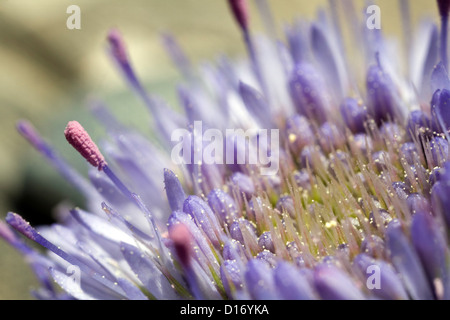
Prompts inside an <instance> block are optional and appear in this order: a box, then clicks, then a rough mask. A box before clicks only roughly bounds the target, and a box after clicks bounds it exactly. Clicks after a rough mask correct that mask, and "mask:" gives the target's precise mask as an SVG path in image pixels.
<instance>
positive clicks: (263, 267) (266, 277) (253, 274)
mask: <svg viewBox="0 0 450 320" xmlns="http://www.w3.org/2000/svg"><path fill="white" fill-rule="evenodd" d="M272 273H273V271H272V269H271V268H270V267H269V266H268V265H267V263H266V262H263V261H261V260H257V259H252V260H250V261H249V262H248V263H247V269H246V271H245V276H244V277H245V286H246V288H247V290H248V292H249V293H250V296H251V297H252V298H253V299H256V300H277V299H279V295H278V291H277V289H276V287H275V283H274V279H273V276H272Z"/></svg>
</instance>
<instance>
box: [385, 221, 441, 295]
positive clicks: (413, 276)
mask: <svg viewBox="0 0 450 320" xmlns="http://www.w3.org/2000/svg"><path fill="white" fill-rule="evenodd" d="M386 237H387V241H386V247H387V248H388V250H389V256H390V259H391V261H392V264H393V265H394V267H395V269H396V270H397V271H398V272H399V273H400V274H401V277H402V279H403V282H404V285H405V288H406V289H407V290H408V292H409V295H410V296H411V298H413V299H415V300H430V299H433V293H432V291H431V289H430V286H429V284H428V281H427V278H426V275H425V272H424V269H423V267H422V264H421V263H420V259H419V257H418V256H417V253H416V252H415V250H414V249H413V248H412V246H411V244H410V243H409V241H408V238H407V237H406V235H405V234H404V233H403V231H402V229H401V226H400V224H399V223H398V222H397V221H392V222H391V223H390V224H389V226H388V228H387V229H386Z"/></svg>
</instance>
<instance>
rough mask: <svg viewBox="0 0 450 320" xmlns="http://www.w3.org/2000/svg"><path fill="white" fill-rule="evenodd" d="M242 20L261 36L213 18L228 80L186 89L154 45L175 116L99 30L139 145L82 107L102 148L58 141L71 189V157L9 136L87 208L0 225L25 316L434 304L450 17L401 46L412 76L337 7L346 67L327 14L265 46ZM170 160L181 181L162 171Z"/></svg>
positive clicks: (116, 38) (211, 75) (25, 127)
mask: <svg viewBox="0 0 450 320" xmlns="http://www.w3.org/2000/svg"><path fill="white" fill-rule="evenodd" d="M335 2H337V1H335ZM256 3H257V7H258V9H259V12H260V14H261V17H262V18H263V20H264V22H265V24H264V25H265V27H266V31H267V32H266V33H267V35H259V34H258V35H255V34H253V32H252V30H251V28H250V23H249V19H250V12H249V7H248V4H247V2H246V1H245V0H228V4H229V7H230V12H231V13H232V15H233V17H234V18H235V20H236V22H237V27H238V29H239V31H240V32H241V33H242V37H243V41H244V44H245V47H246V50H247V54H248V60H245V61H244V62H242V61H241V62H237V61H232V60H231V59H229V58H227V57H222V58H221V59H220V60H219V61H218V62H217V63H216V64H213V63H211V64H208V65H205V66H203V69H202V70H201V72H198V70H196V69H195V67H194V66H193V65H192V64H191V63H190V61H189V60H188V58H187V56H186V55H185V53H184V51H183V49H182V48H181V47H180V46H179V44H178V43H177V42H176V39H175V38H174V37H173V36H172V35H170V34H163V35H162V38H163V43H164V47H165V49H166V50H167V54H168V56H169V57H170V58H171V59H172V60H173V62H174V64H175V66H176V67H177V68H178V70H179V72H180V74H181V75H182V76H183V83H182V85H180V86H179V87H178V90H177V94H178V98H179V104H180V108H172V107H170V106H168V104H166V102H164V101H162V100H161V99H160V98H158V97H157V95H156V94H155V93H154V92H149V91H147V90H145V88H144V86H143V85H142V83H141V81H140V79H139V78H138V76H137V73H136V72H135V70H134V66H133V64H132V62H131V60H130V56H129V54H128V52H127V49H126V44H125V41H124V39H123V38H122V35H121V34H120V33H119V31H118V30H115V29H114V30H111V32H110V33H109V35H108V37H107V39H108V43H109V51H108V53H109V55H110V57H111V59H112V60H113V62H114V63H115V64H116V66H117V68H118V70H119V71H120V72H121V73H122V75H123V77H124V80H125V82H126V83H127V84H128V85H129V87H130V88H131V90H132V91H133V92H134V93H135V94H136V95H137V97H138V98H139V99H140V100H141V101H142V103H143V104H144V105H145V106H146V107H147V108H148V111H149V112H150V113H151V115H152V122H151V129H152V136H151V137H150V138H148V137H145V136H144V134H143V133H140V132H137V131H136V130H135V129H134V128H129V127H126V126H125V125H124V124H122V123H121V122H120V121H119V119H116V118H114V116H113V115H112V114H111V113H110V112H109V110H108V108H107V107H106V106H105V105H103V104H102V103H94V104H93V106H92V108H91V110H92V112H93V114H94V115H95V116H96V118H97V119H98V120H99V122H100V124H101V125H103V126H104V127H105V128H106V131H107V139H105V140H104V141H98V145H97V144H96V142H94V141H93V140H92V139H91V137H90V136H89V134H88V132H87V130H85V128H83V127H82V125H81V124H80V123H79V122H78V121H75V120H71V121H68V124H67V126H66V128H65V130H64V135H65V137H66V139H67V141H68V142H69V143H70V145H72V146H73V148H74V149H75V151H76V152H78V154H79V155H81V156H82V157H83V158H84V159H85V160H86V161H87V162H88V164H89V165H90V166H89V169H88V171H87V172H86V174H84V173H79V172H77V171H76V170H74V169H73V168H72V167H71V165H70V164H69V163H68V162H67V161H66V160H65V158H64V156H74V155H75V153H73V155H60V154H58V152H57V151H56V150H54V148H53V147H52V146H51V145H50V144H48V143H47V142H46V141H45V139H44V138H43V137H41V136H40V134H39V132H38V131H37V130H36V129H35V128H34V127H33V126H32V125H31V123H29V122H27V121H25V120H23V121H20V122H19V123H18V124H17V130H18V132H19V133H20V134H21V135H22V136H23V137H24V138H25V139H26V140H28V141H29V143H30V144H31V145H32V146H33V147H34V148H35V149H36V150H37V151H38V152H39V153H41V154H42V156H44V157H45V158H46V160H47V161H48V162H49V164H50V165H52V166H53V167H54V168H55V169H56V170H57V171H58V172H59V173H60V174H61V175H62V176H63V177H64V178H65V179H67V180H68V181H69V182H70V183H71V184H72V185H73V186H74V187H75V188H77V189H78V190H80V192H81V193H82V194H83V195H84V197H85V200H86V202H85V204H84V205H83V206H82V207H77V208H72V209H67V208H60V210H59V212H58V219H59V220H58V221H56V222H55V223H54V224H52V225H49V226H37V227H34V226H31V225H30V224H29V223H28V222H27V221H25V219H24V218H23V217H21V216H20V215H19V214H17V213H12V212H10V213H8V214H7V216H6V219H5V221H0V237H1V238H2V239H3V240H4V241H6V242H7V243H9V244H10V245H11V246H13V247H14V248H15V249H17V250H18V251H19V252H20V253H21V254H22V255H23V256H24V257H25V259H26V261H27V262H28V263H29V264H30V266H31V268H32V270H33V271H34V273H35V274H36V277H37V279H38V280H39V283H40V287H39V288H37V289H36V290H35V291H33V294H34V296H35V297H36V298H38V299H108V300H109V299H132V300H146V299H166V300H175V299H188V300H190V299H217V300H219V299H239V300H241V299H242V300H245V299H257V300H258V299H263V300H269V299H274V300H281V299H283V300H295V299H333V300H334V299H336V300H340V299H350V300H362V299H399V300H403V299H419V300H422V299H423V300H428V299H450V244H449V238H448V232H449V230H450V159H449V140H450V135H449V133H450V131H449V129H450V109H449V108H450V79H449V76H448V72H447V69H448V48H447V28H448V15H449V10H450V1H446V0H441V1H439V0H438V1H437V5H438V7H437V9H438V12H439V14H440V17H441V24H440V37H438V36H437V33H436V32H437V30H438V29H439V26H436V25H435V24H434V23H432V22H429V21H428V20H427V21H425V22H423V23H422V24H421V25H420V26H419V27H418V29H419V30H418V31H417V32H411V33H412V34H414V37H413V38H412V39H409V40H411V41H406V42H407V43H409V45H410V47H407V48H405V49H406V50H405V51H406V52H410V51H411V50H413V48H414V47H415V46H416V45H417V44H419V45H422V46H425V47H424V48H423V50H422V52H423V54H421V55H417V57H415V58H414V59H412V58H411V59H409V58H408V59H405V57H403V56H394V55H393V54H392V51H393V48H392V47H390V42H389V41H386V38H385V35H383V33H382V32H381V30H371V29H369V28H367V27H366V24H365V21H362V20H361V19H358V17H357V16H354V15H352V14H351V12H352V10H350V9H351V7H352V5H351V4H352V1H346V2H345V4H344V2H342V5H344V6H347V7H345V8H346V9H349V10H347V12H346V14H348V16H347V17H346V18H348V19H347V20H349V21H350V24H351V25H352V28H351V29H352V34H350V37H352V38H353V40H355V41H357V42H358V44H359V48H358V50H356V49H355V48H351V50H346V49H347V48H346V46H345V45H344V38H343V35H342V33H341V32H340V30H341V28H342V26H343V25H344V23H343V22H341V21H340V20H341V19H339V17H338V16H337V14H336V10H335V9H336V8H335V6H337V5H338V4H335V3H334V2H333V1H330V5H331V6H332V7H331V8H330V9H331V10H328V11H323V12H322V13H321V14H320V17H319V18H318V19H317V20H315V21H306V20H298V21H296V22H294V23H293V24H291V25H287V26H286V28H285V34H284V36H285V39H280V40H279V39H275V38H274V35H275V34H277V33H276V32H275V30H274V29H273V28H274V22H273V21H271V20H270V19H271V14H270V12H269V11H268V10H269V7H268V5H267V3H265V0H260V1H257V2H256ZM400 3H401V9H402V10H405V12H404V13H405V14H404V15H403V19H406V20H407V19H408V14H407V8H406V6H407V4H408V2H407V1H400ZM339 5H341V4H339ZM405 23H407V21H405ZM406 36H407V35H406ZM406 42H405V43H406ZM347 51H350V52H347ZM354 55H357V56H358V58H359V60H361V61H362V63H359V62H357V61H356V60H357V59H354V61H353V56H354ZM399 61H407V63H406V65H405V66H404V67H405V68H406V69H407V71H405V70H402V68H401V67H400V64H399V63H398V62H399ZM199 123H200V124H202V126H200V127H199V126H198V124H199ZM178 129H183V130H184V131H182V134H181V135H179V138H180V141H178V140H176V139H174V138H173V132H175V131H176V130H178ZM229 129H233V130H234V129H238V130H235V131H239V132H241V133H243V135H244V138H243V139H240V138H242V137H240V136H239V135H238V134H234V133H233V134H232V133H230V132H229V131H227V130H229ZM264 130H266V131H264ZM271 130H275V131H271ZM267 131H271V132H272V133H274V132H276V133H278V132H279V135H277V136H276V139H273V138H274V136H271V138H272V139H268V140H267V139H266V138H267V136H265V135H264V133H266V132H267ZM219 133H220V135H219ZM222 133H224V134H222ZM212 136H214V137H216V138H215V139H209V138H211V137H212ZM217 137H220V139H218V138H217ZM213 140H214V143H218V142H220V144H219V145H220V146H221V147H220V148H213V146H215V144H213ZM222 140H223V141H222ZM176 143H178V144H177V146H178V147H181V149H182V153H183V159H185V160H188V161H187V162H186V163H177V162H175V161H174V158H173V156H174V153H175V152H174V150H175V144H176ZM200 151H201V152H200ZM199 154H200V157H198V156H199ZM211 155H213V156H211ZM207 156H211V157H210V158H207ZM254 156H255V159H256V160H260V161H259V162H258V161H254V162H250V161H249V159H253V158H252V157H254ZM261 158H263V159H264V160H267V159H269V161H261ZM211 159H213V160H220V161H218V162H215V161H211ZM275 162H276V164H277V166H276V168H278V170H277V171H276V172H274V171H270V174H263V173H262V172H263V171H262V169H267V167H269V166H270V167H272V165H273V164H274V163H275ZM20 235H23V236H24V237H25V238H27V239H29V240H32V241H34V242H36V243H37V244H39V245H40V246H42V247H43V249H42V250H40V249H38V248H36V247H34V246H30V245H29V244H28V243H27V241H26V240H24V239H23V237H21V236H20ZM73 270H75V271H77V272H74V273H73ZM69 271H70V272H69ZM73 275H76V276H77V277H75V278H74V276H73ZM55 284H56V285H55ZM60 289H62V290H60Z"/></svg>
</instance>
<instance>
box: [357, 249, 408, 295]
mask: <svg viewBox="0 0 450 320" xmlns="http://www.w3.org/2000/svg"><path fill="white" fill-rule="evenodd" d="M353 265H354V266H356V268H358V269H359V271H360V272H361V274H362V276H363V279H364V281H366V283H367V284H369V283H368V282H369V280H371V279H370V277H371V276H375V281H376V280H378V281H379V283H378V285H379V287H377V284H376V283H371V284H372V285H374V287H373V288H369V287H368V289H369V290H370V292H371V293H372V294H374V295H375V296H377V297H380V298H382V299H388V300H407V299H408V294H407V293H406V291H405V288H404V287H403V283H402V282H401V280H400V278H399V276H398V275H397V273H396V272H395V270H394V269H393V268H392V267H391V266H390V265H389V264H387V263H386V262H384V261H382V260H375V259H373V258H371V257H369V256H368V255H366V254H359V255H358V256H356V258H355V259H354V261H353ZM375 272H376V274H375ZM376 276H379V278H378V279H377V278H376Z"/></svg>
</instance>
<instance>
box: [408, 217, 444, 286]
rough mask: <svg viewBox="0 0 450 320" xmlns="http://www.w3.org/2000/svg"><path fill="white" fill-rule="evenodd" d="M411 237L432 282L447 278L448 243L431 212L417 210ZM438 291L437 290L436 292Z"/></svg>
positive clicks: (412, 224)
mask: <svg viewBox="0 0 450 320" xmlns="http://www.w3.org/2000/svg"><path fill="white" fill-rule="evenodd" d="M411 238H412V243H413V245H414V248H415V249H416V251H417V253H418V254H419V257H420V260H421V261H422V265H423V266H424V268H425V272H426V273H427V275H428V280H429V281H430V283H434V282H435V281H436V280H440V281H445V280H446V279H447V265H446V260H447V243H446V240H445V238H444V235H443V233H442V230H441V228H440V226H439V225H438V224H437V222H436V220H435V219H434V218H433V216H432V215H431V213H430V212H422V211H421V212H417V213H416V214H415V215H414V216H413V218H412V223H411ZM436 293H437V292H436Z"/></svg>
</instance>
